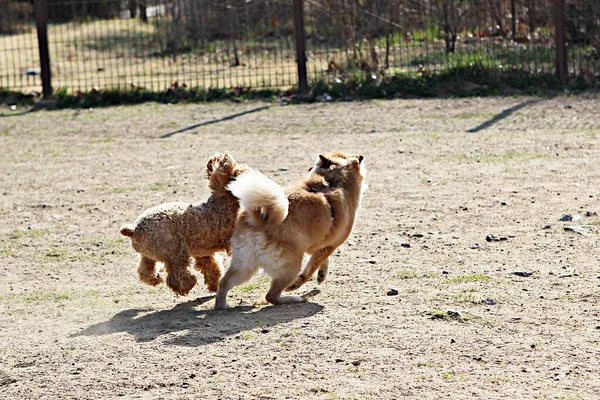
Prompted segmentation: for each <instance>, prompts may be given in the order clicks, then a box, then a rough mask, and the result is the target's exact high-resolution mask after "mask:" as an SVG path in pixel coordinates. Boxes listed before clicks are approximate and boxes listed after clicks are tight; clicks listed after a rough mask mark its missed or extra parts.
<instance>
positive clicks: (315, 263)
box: [285, 246, 335, 291]
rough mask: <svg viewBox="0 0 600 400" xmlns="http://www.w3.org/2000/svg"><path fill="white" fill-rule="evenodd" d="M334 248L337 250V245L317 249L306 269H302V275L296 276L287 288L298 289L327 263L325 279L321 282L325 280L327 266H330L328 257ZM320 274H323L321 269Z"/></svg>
mask: <svg viewBox="0 0 600 400" xmlns="http://www.w3.org/2000/svg"><path fill="white" fill-rule="evenodd" d="M334 250H335V247H331V246H329V247H325V248H322V249H320V250H317V251H316V252H315V253H314V254H313V255H312V256H311V257H310V259H309V260H308V262H307V263H306V266H304V270H303V271H302V273H301V274H300V275H298V276H297V277H296V280H295V281H294V283H292V284H291V285H290V286H288V287H287V288H286V289H285V290H286V291H290V290H296V289H298V288H299V287H300V286H302V285H304V284H305V283H306V282H307V281H308V280H309V279H310V278H312V276H313V275H314V273H315V272H316V271H317V269H320V268H321V267H322V266H323V265H325V272H324V275H323V279H322V280H320V281H319V283H321V282H323V280H325V276H327V268H328V266H329V260H328V258H329V256H330V255H331V254H332V253H333V251H334ZM325 263H326V264H325ZM320 276H321V270H319V277H320Z"/></svg>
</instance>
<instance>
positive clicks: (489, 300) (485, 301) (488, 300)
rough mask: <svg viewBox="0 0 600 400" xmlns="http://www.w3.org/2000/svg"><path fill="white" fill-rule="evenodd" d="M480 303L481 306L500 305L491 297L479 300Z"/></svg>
mask: <svg viewBox="0 0 600 400" xmlns="http://www.w3.org/2000/svg"><path fill="white" fill-rule="evenodd" d="M479 302H480V303H481V304H487V305H488V306H494V305H496V304H497V303H498V302H497V301H496V299H492V298H490V297H486V298H485V299H481V300H479Z"/></svg>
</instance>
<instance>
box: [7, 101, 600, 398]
mask: <svg viewBox="0 0 600 400" xmlns="http://www.w3.org/2000/svg"><path fill="white" fill-rule="evenodd" d="M0 113H1V116H0V149H1V152H0V189H1V190H0V191H1V193H0V217H1V220H0V221H1V222H0V398H5V399H63V398H66V399H99V398H118V397H121V398H128V399H139V398H141V399H400V398H413V399H439V398H451V399H471V398H483V399H501V398H503V399H565V400H566V399H597V398H600V308H599V307H598V304H599V302H600V267H599V266H600V263H599V260H600V249H599V238H600V236H599V232H598V228H599V226H600V219H599V218H598V216H597V213H598V212H600V167H599V161H600V142H599V135H600V100H599V99H598V98H597V97H595V96H589V97H587V98H584V97H566V96H564V97H558V98H522V97H520V98H485V99H479V98H471V99H448V100H399V101H382V102H379V101H374V102H354V103H345V104H344V103H335V104H310V105H294V106H279V105H277V104H266V103H243V104H233V103H217V104H208V105H158V104H146V105H140V106H123V107H113V108H103V109H93V110H92V109H89V110H88V109H82V110H62V111H39V112H34V113H28V114H23V115H17V114H18V113H19V110H16V111H10V110H9V109H2V110H0ZM225 150H229V151H230V152H231V153H232V154H233V155H234V157H235V158H236V159H237V160H238V161H240V162H244V163H248V164H250V165H251V166H253V167H255V168H258V169H260V170H262V171H263V172H265V173H267V174H268V175H270V176H271V177H272V178H273V179H274V180H276V181H277V182H279V183H281V184H283V185H286V184H289V183H292V182H294V181H296V180H297V179H298V178H299V177H300V176H301V174H302V173H304V172H305V171H306V170H307V168H308V167H309V166H310V165H311V164H312V163H313V160H314V159H315V157H316V156H317V155H318V154H319V153H320V152H326V151H331V150H342V151H351V152H360V153H362V154H363V155H364V156H365V159H366V162H367V166H368V180H369V190H368V191H367V192H366V194H365V197H364V201H363V209H362V210H361V213H360V215H359V218H358V221H357V223H356V225H355V228H354V232H353V234H352V236H351V238H350V239H349V240H348V241H347V242H346V243H345V244H344V245H343V246H342V247H340V248H339V250H338V251H337V252H336V253H335V255H334V256H332V265H331V266H330V275H329V277H328V279H327V281H326V282H325V283H324V284H323V285H320V286H318V285H317V284H316V282H315V281H310V282H308V283H307V284H306V285H305V286H304V287H303V288H301V289H300V291H299V292H300V293H301V294H302V293H307V292H311V291H314V289H316V288H318V289H319V290H320V293H316V294H314V293H313V294H314V295H313V296H312V297H310V298H309V301H308V302H307V303H304V304H296V305H288V306H277V307H272V306H269V305H268V304H266V303H265V301H264V295H265V293H266V291H267V288H268V284H269V279H268V278H267V277H265V276H264V275H262V274H259V275H257V276H256V277H255V278H254V279H253V280H252V281H250V282H249V283H248V284H245V285H243V286H240V287H238V288H236V289H235V290H233V291H232V292H231V294H230V303H231V304H233V305H235V308H233V309H232V310H227V311H213V310H212V307H213V304H214V300H213V299H212V297H210V293H209V292H208V291H207V290H206V288H205V287H203V286H202V285H201V284H199V285H197V286H196V287H195V288H194V289H193V290H192V292H191V293H190V294H189V295H188V296H186V297H176V296H174V295H173V294H172V293H171V292H170V291H169V290H168V289H167V288H166V287H165V286H164V285H161V286H158V287H150V286H147V285H145V284H142V283H141V282H139V280H138V279H137V274H136V271H135V269H136V262H137V255H136V253H135V252H134V251H133V250H132V248H131V246H130V244H129V241H128V240H125V238H123V237H121V236H120V235H119V228H120V227H121V225H122V224H124V223H126V222H132V221H133V220H134V219H135V217H136V216H137V215H138V214H139V213H140V212H141V211H142V210H144V209H145V208H147V207H150V206H153V205H156V204H159V203H162V202H165V201H174V200H184V201H202V200H204V199H206V198H207V197H208V195H209V192H208V189H207V187H206V183H205V181H204V178H203V170H204V165H205V162H206V160H207V158H208V157H209V156H210V155H211V154H213V153H215V152H223V151H225ZM563 214H570V215H572V216H573V217H574V220H573V221H559V219H560V218H561V216H562V215H563ZM569 226H578V227H582V228H580V229H581V233H578V232H573V231H567V230H565V227H569ZM575 229H579V228H575ZM487 235H496V236H497V237H498V238H500V237H502V238H503V239H506V240H498V241H486V236H487ZM225 264H226V265H227V261H226V262H225ZM396 291H397V292H396ZM396 293H397V294H396Z"/></svg>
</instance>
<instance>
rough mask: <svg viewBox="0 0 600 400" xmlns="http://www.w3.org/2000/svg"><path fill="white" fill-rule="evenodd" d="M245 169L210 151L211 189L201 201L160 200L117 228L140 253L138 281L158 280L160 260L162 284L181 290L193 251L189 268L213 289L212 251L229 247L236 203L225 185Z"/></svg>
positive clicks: (217, 274)
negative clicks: (192, 267) (164, 274)
mask: <svg viewBox="0 0 600 400" xmlns="http://www.w3.org/2000/svg"><path fill="white" fill-rule="evenodd" d="M249 170H250V168H249V167H247V166H245V165H239V164H237V162H236V161H235V160H234V159H233V158H232V157H231V156H230V155H229V154H228V153H225V154H215V155H214V156H212V157H211V158H210V159H209V160H208V163H207V165H206V177H207V178H208V181H209V183H208V186H209V188H210V190H211V192H212V194H211V196H210V197H209V198H208V199H207V200H206V201H205V202H204V203H199V204H189V203H184V202H174V203H164V204H161V205H158V206H155V207H152V208H149V209H147V210H146V211H144V212H143V213H142V214H141V215H140V216H139V217H138V218H137V220H136V221H135V222H134V223H133V224H132V225H125V226H123V227H122V228H121V234H122V235H123V236H127V237H129V238H130V239H131V244H132V246H133V248H134V250H135V251H137V252H138V253H140V261H139V266H138V270H137V272H138V275H139V278H140V280H141V281H142V282H144V283H147V284H148V285H152V286H156V285H158V284H160V283H161V282H162V277H161V276H160V275H159V274H158V273H157V271H156V262H157V261H158V262H162V263H163V264H164V266H165V270H166V273H167V278H166V284H167V286H168V287H169V288H170V289H171V290H172V291H173V292H174V293H176V294H177V295H182V296H183V295H186V294H187V293H188V292H189V291H190V290H191V289H192V288H193V287H194V286H195V285H196V282H197V280H196V277H195V276H194V275H192V274H191V273H190V271H189V269H188V267H189V266H190V258H192V257H193V258H194V269H196V270H197V271H199V272H201V273H202V274H203V275H204V283H205V284H206V286H207V288H208V290H209V291H211V292H215V291H217V288H218V284H219V279H220V278H221V263H220V260H218V259H217V258H216V257H215V253H216V252H219V251H227V252H229V242H230V239H231V235H232V233H233V229H234V226H235V220H236V216H237V213H238V209H239V203H238V199H237V198H236V197H234V196H233V194H231V192H230V191H229V190H228V189H227V185H228V184H229V183H230V182H232V180H234V179H235V178H236V177H237V176H238V175H240V174H242V173H244V172H247V171H249Z"/></svg>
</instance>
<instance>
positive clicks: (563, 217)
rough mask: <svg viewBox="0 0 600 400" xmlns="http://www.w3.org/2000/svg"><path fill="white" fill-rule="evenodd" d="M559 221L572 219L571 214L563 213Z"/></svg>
mask: <svg viewBox="0 0 600 400" xmlns="http://www.w3.org/2000/svg"><path fill="white" fill-rule="evenodd" d="M558 220H559V221H563V222H564V221H572V220H573V216H572V215H571V214H563V215H562V216H561V217H560V218H559V219H558Z"/></svg>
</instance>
